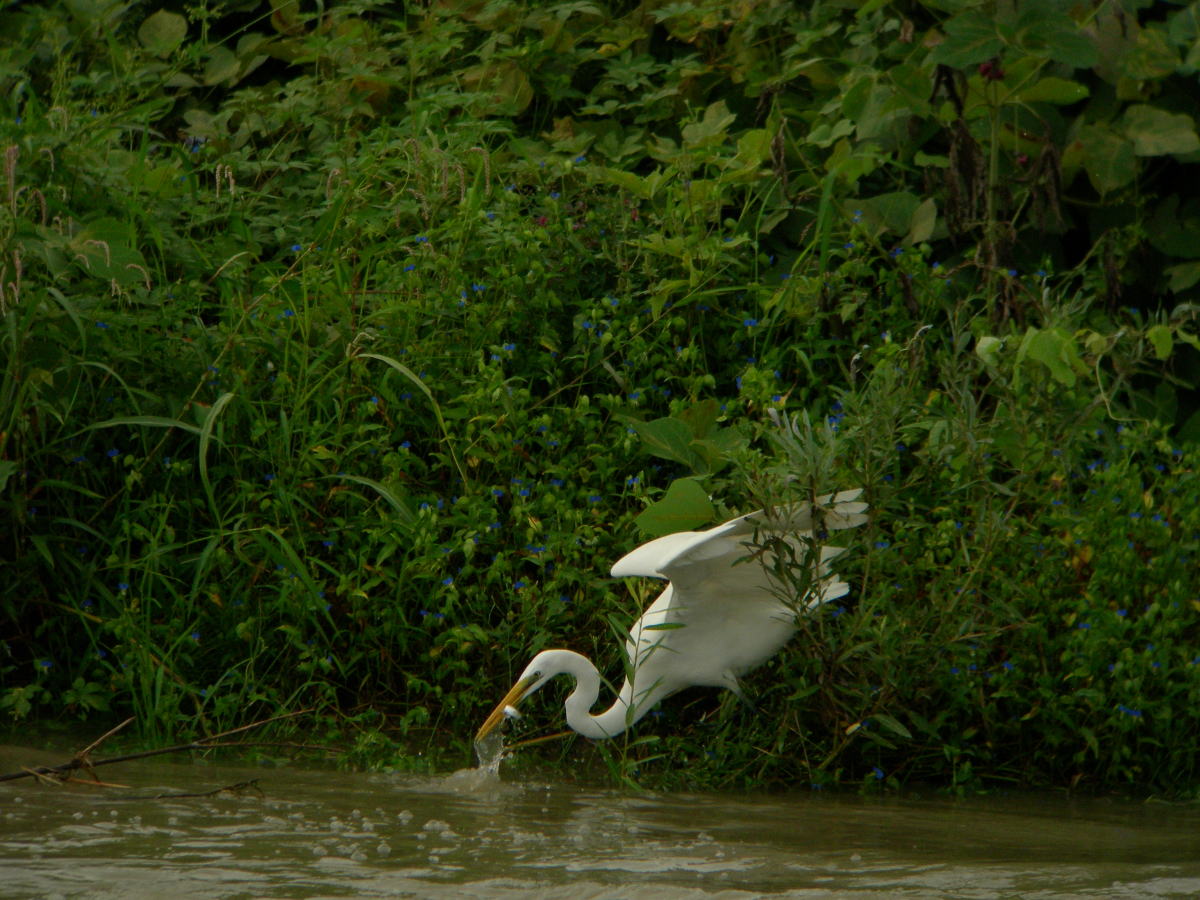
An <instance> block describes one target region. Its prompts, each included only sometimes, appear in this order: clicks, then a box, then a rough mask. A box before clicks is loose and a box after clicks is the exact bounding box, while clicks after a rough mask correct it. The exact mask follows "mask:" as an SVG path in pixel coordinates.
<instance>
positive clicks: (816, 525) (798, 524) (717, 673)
mask: <svg viewBox="0 0 1200 900" xmlns="http://www.w3.org/2000/svg"><path fill="white" fill-rule="evenodd" d="M861 494H862V490H861V489H856V490H850V491H842V492H841V493H838V494H827V495H825V496H823V497H818V498H817V500H816V504H815V505H812V504H808V503H798V504H795V505H792V506H788V507H781V508H779V509H775V510H772V511H767V510H759V511H758V512H753V513H750V514H749V515H745V516H739V517H738V518H736V519H731V520H730V521H728V522H726V523H724V524H723V525H718V526H716V527H715V528H710V529H708V530H707V531H683V532H679V533H677V534H668V535H666V536H664V537H660V538H657V539H656V540H653V541H650V542H649V543H647V544H643V545H642V546H641V547H638V548H637V549H636V550H634V551H633V552H632V553H629V554H628V555H626V556H624V557H622V558H621V559H620V560H618V561H617V563H616V565H614V566H613V567H612V574H613V575H614V576H616V577H620V576H625V575H646V576H650V577H653V578H665V579H667V580H668V581H669V582H670V583H669V584H668V585H667V587H666V590H664V591H663V592H662V593H661V594H660V595H659V596H658V599H657V600H655V601H654V603H652V604H651V605H650V607H649V608H648V609H647V610H646V611H645V613H643V614H642V617H641V618H640V619H638V621H637V622H636V623H635V624H634V626H633V628H632V629H631V630H630V634H629V640H628V642H627V643H626V645H625V654H626V667H625V673H626V678H625V683H624V684H623V685H622V686H621V690H620V691H619V692H618V694H617V699H616V702H614V703H613V705H612V706H610V707H609V708H608V709H607V710H605V711H604V712H602V713H599V714H597V715H593V714H592V713H591V708H592V706H593V705H594V704H595V702H596V698H597V697H598V696H599V694H600V673H599V672H598V671H597V670H596V667H595V666H594V665H592V663H591V662H590V661H589V660H588V659H587V657H585V656H581V655H580V654H578V653H574V652H572V651H570V650H543V651H542V652H541V653H539V654H538V655H537V656H535V657H534V658H533V660H532V661H531V662H530V663H529V665H528V666H526V667H525V671H524V672H522V673H521V677H520V678H518V679H517V682H516V684H514V685H513V687H512V689H511V690H510V691H509V692H508V694H507V695H505V697H504V699H503V700H501V701H500V703H499V705H497V707H496V709H495V710H494V711H493V712H492V714H491V715H489V716H488V718H487V720H486V721H485V722H484V723H483V725H482V727H480V729H479V732H478V734H477V735H476V737H475V740H476V741H479V740H481V739H482V738H484V737H485V736H487V735H488V734H489V733H490V732H492V731H494V730H495V729H496V727H497V726H499V725H500V723H501V722H503V721H504V720H505V719H506V718H511V717H514V716H516V715H517V712H516V705H517V704H518V703H520V702H521V701H522V700H524V699H525V698H526V697H528V696H529V695H531V694H533V693H534V692H536V691H537V690H539V689H540V688H541V687H542V686H543V685H544V684H546V682H547V681H549V680H550V679H551V678H553V677H554V676H555V675H570V676H572V677H573V678H574V679H575V682H576V685H575V690H574V691H572V692H571V694H570V696H568V697H567V699H566V702H565V704H564V707H565V709H566V715H567V724H568V725H569V726H570V727H571V728H573V729H574V730H575V731H577V732H579V733H580V734H582V735H583V736H584V737H588V738H593V739H601V738H610V737H613V736H614V735H618V734H620V733H621V732H623V731H625V730H626V729H627V728H629V727H631V726H632V725H633V724H634V723H635V722H637V721H638V720H639V719H640V718H642V716H644V715H646V713H647V712H649V711H650V710H651V709H652V708H653V707H654V705H655V704H656V703H658V701H660V700H662V699H663V698H664V697H669V696H670V695H671V694H674V693H675V692H676V691H680V690H682V689H683V688H685V687H691V686H693V685H708V686H712V687H724V688H729V689H730V690H732V691H734V692H735V693H737V694H739V696H740V694H741V690H740V688H739V686H738V682H737V678H738V676H739V675H742V674H744V673H746V672H748V671H750V670H751V669H754V668H756V667H757V666H759V665H761V664H762V663H764V662H766V661H767V660H768V659H770V658H771V657H772V656H774V655H775V654H776V653H777V652H778V651H779V650H780V649H781V648H782V647H783V645H784V644H786V643H787V642H788V640H789V639H790V638H791V636H792V635H793V634H795V632H796V628H797V625H796V616H797V615H798V614H799V613H802V612H807V611H809V610H811V609H813V608H815V607H816V606H819V605H820V604H822V603H825V602H827V601H829V600H834V599H836V598H838V597H841V596H843V595H844V594H846V592H847V591H849V590H850V586H849V585H847V584H846V583H845V582H842V581H839V580H838V577H837V576H836V575H834V574H832V573H831V572H830V568H829V563H830V561H831V560H832V559H833V558H834V557H836V556H838V555H839V554H841V553H843V552H844V549H845V548H842V547H829V546H822V545H821V543H820V542H821V541H822V540H823V539H824V537H825V534H826V532H828V531H833V530H838V529H844V528H854V527H855V526H858V525H861V524H863V523H864V522H866V521H867V516H866V515H865V513H866V509H867V504H866V503H863V502H859V500H858V497H859V496H860V495H861ZM776 539H777V540H776ZM784 546H786V547H787V548H789V549H787V550H785V549H784ZM817 547H819V559H820V562H819V564H817V565H815V566H813V568H814V569H815V571H814V572H813V573H812V580H811V582H809V583H810V584H811V585H812V587H811V588H810V589H809V591H808V593H807V594H806V595H805V597H804V598H803V599H802V600H800V601H799V602H798V603H797V602H795V601H791V602H789V600H788V599H787V596H788V590H789V587H790V579H787V578H783V579H781V578H780V577H779V576H778V575H777V574H776V567H787V566H795V565H797V564H803V563H804V561H805V560H806V559H807V560H810V561H811V560H814V559H815V558H816V553H814V552H813V550H814V548H817ZM810 564H811V563H810ZM801 583H803V581H802V582H801Z"/></svg>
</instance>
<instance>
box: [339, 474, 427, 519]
mask: <svg viewBox="0 0 1200 900" xmlns="http://www.w3.org/2000/svg"><path fill="white" fill-rule="evenodd" d="M330 477H331V478H340V479H342V480H343V481H353V482H355V483H356V484H361V485H363V486H364V487H369V488H370V489H371V490H373V491H374V492H375V493H377V494H378V495H379V496H380V497H382V498H383V499H384V500H386V501H387V502H388V505H389V506H391V508H392V509H394V510H395V511H396V513H397V514H398V515H399V516H400V520H401V521H402V522H404V524H405V525H411V524H412V523H413V522H415V521H416V516H414V515H413V512H412V510H411V509H410V508H409V507H408V505H407V504H405V502H404V501H403V500H401V499H400V498H399V497H398V496H396V494H395V493H394V492H393V491H392V489H391V488H389V487H388V486H387V485H385V484H382V483H380V482H378V481H376V480H375V479H373V478H367V477H366V476H365V475H350V474H348V473H346V472H343V473H341V474H340V475H331V476H330Z"/></svg>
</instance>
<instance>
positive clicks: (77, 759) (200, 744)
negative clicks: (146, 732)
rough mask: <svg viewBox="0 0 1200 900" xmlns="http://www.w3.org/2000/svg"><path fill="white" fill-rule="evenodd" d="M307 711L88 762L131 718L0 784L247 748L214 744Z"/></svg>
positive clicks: (90, 773) (4, 777)
mask: <svg viewBox="0 0 1200 900" xmlns="http://www.w3.org/2000/svg"><path fill="white" fill-rule="evenodd" d="M310 712H312V710H310V709H302V710H299V711H297V712H292V713H284V714H283V715H281V716H271V718H269V719H260V720H259V721H257V722H251V723H250V724H249V725H242V726H241V727H239V728H231V729H230V730H229V731H222V732H221V733H220V734H214V735H210V736H209V737H205V738H197V739H196V740H194V741H191V742H189V743H187V744H176V745H175V746H174V747H162V748H160V749H158V750H143V751H141V752H140V753H126V754H124V755H123V756H114V757H112V758H111V759H98V760H93V759H91V758H90V757H89V754H90V753H91V752H92V751H93V750H95V749H96V748H97V747H98V746H100V744H102V743H103V742H104V741H105V740H107V739H108V738H110V737H112V736H113V735H114V734H116V733H117V732H118V731H120V730H121V729H122V728H124V727H125V726H126V725H128V724H129V723H130V722H132V721H133V719H126V720H125V721H124V722H122V723H121V724H120V725H118V726H117V727H116V728H113V729H112V730H110V731H108V732H107V733H106V734H104V735H101V736H100V737H99V738H97V739H96V740H94V741H92V743H90V744H89V745H88V746H87V747H85V748H84V749H82V750H80V751H79V752H78V753H76V754H75V756H74V757H72V758H71V760H70V761H69V762H65V763H62V764H61V765H57V766H31V767H26V768H25V769H24V771H21V772H9V773H8V774H7V775H0V781H16V780H17V779H18V778H38V779H45V778H46V777H51V778H53V777H55V776H57V777H59V778H60V779H61V777H62V776H65V775H68V774H69V773H71V772H74V771H76V770H77V769H83V770H84V771H86V772H87V773H88V774H89V775H91V776H92V778H95V779H96V780H97V781H99V780H100V779H99V778H96V773H95V772H94V771H93V769H96V768H99V767H100V766H111V765H112V764H113V763H119V762H129V761H130V760H134V759H146V758H147V757H150V756H162V755H163V754H164V753H180V752H182V751H184V750H208V749H211V748H212V747H228V746H251V745H249V744H241V743H233V742H230V743H217V742H219V741H221V739H222V738H227V737H229V736H230V735H233V734H240V733H241V732H243V731H249V730H250V729H251V728H258V727H260V726H262V725H269V724H270V723H271V722H279V721H281V720H283V719H292V718H295V717H296V716H303V715H306V714H307V713H310ZM322 749H328V748H322Z"/></svg>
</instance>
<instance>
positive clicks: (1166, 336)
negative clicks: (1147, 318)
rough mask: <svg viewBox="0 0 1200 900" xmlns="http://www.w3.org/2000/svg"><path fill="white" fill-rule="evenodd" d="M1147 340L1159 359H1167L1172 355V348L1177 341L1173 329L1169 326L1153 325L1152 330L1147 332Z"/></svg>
mask: <svg viewBox="0 0 1200 900" xmlns="http://www.w3.org/2000/svg"><path fill="white" fill-rule="evenodd" d="M1146 340H1148V341H1149V342H1150V346H1151V347H1153V348H1154V355H1155V356H1156V357H1157V358H1158V359H1167V358H1168V357H1170V355H1171V348H1172V346H1173V345H1174V343H1175V341H1174V339H1173V338H1172V337H1171V329H1170V328H1169V327H1168V326H1166V325H1152V326H1151V327H1150V330H1149V331H1147V332H1146Z"/></svg>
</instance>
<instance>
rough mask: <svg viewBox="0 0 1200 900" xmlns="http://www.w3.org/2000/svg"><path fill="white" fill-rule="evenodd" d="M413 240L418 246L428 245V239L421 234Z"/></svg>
mask: <svg viewBox="0 0 1200 900" xmlns="http://www.w3.org/2000/svg"><path fill="white" fill-rule="evenodd" d="M413 240H414V241H416V242H417V243H418V244H428V243H429V238H427V237H425V235H423V234H418V235H417V236H416V237H415V238H413Z"/></svg>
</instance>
